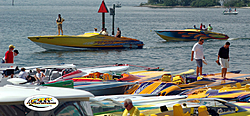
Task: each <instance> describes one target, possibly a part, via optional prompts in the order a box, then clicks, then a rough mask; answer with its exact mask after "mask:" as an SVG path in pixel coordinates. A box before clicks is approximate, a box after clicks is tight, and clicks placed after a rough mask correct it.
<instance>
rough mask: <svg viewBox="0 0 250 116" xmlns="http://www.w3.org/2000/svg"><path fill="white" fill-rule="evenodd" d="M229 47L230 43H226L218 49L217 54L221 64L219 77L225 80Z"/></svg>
mask: <svg viewBox="0 0 250 116" xmlns="http://www.w3.org/2000/svg"><path fill="white" fill-rule="evenodd" d="M229 46H230V43H229V42H226V44H225V45H224V46H223V47H221V48H220V50H219V53H218V60H219V61H220V64H221V68H222V69H221V77H223V78H224V79H225V78H226V73H227V68H229Z"/></svg>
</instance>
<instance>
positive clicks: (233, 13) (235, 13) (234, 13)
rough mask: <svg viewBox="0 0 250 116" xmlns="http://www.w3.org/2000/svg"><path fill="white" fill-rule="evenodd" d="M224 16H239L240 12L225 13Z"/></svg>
mask: <svg viewBox="0 0 250 116" xmlns="http://www.w3.org/2000/svg"><path fill="white" fill-rule="evenodd" d="M223 14H224V15H237V14H238V12H223Z"/></svg>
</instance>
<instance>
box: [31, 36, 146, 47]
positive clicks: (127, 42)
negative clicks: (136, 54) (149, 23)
mask: <svg viewBox="0 0 250 116" xmlns="http://www.w3.org/2000/svg"><path fill="white" fill-rule="evenodd" d="M28 39H30V40H31V41H33V42H34V43H35V44H37V45H39V46H40V47H42V48H44V49H47V50H86V49H114V48H118V49H119V48H135V49H137V48H139V49H141V48H143V45H144V44H143V42H141V41H139V40H137V39H132V38H127V37H121V38H117V37H113V36H105V35H100V34H99V33H85V34H83V35H47V36H30V37H28Z"/></svg>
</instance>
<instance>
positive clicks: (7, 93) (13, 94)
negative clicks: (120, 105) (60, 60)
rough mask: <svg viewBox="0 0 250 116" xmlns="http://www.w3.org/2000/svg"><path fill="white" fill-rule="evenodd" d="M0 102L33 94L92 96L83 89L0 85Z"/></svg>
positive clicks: (73, 96) (87, 97)
mask: <svg viewBox="0 0 250 116" xmlns="http://www.w3.org/2000/svg"><path fill="white" fill-rule="evenodd" d="M0 91H1V92H0V104H1V103H6V102H23V101H24V100H25V99H26V98H28V97H31V96H35V95H48V96H53V97H55V98H56V99H58V100H60V99H65V100H66V99H86V100H88V99H89V97H94V95H93V94H92V93H90V92H87V91H84V90H77V89H70V88H60V87H46V86H19V85H9V84H7V85H5V86H2V87H0Z"/></svg>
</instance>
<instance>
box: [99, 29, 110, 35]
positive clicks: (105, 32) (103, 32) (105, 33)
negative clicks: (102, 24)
mask: <svg viewBox="0 0 250 116" xmlns="http://www.w3.org/2000/svg"><path fill="white" fill-rule="evenodd" d="M101 34H102V35H108V34H109V33H108V31H107V28H105V29H104V31H102V33H101Z"/></svg>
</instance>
